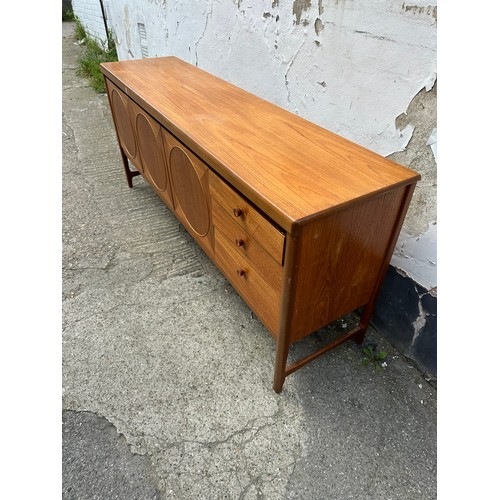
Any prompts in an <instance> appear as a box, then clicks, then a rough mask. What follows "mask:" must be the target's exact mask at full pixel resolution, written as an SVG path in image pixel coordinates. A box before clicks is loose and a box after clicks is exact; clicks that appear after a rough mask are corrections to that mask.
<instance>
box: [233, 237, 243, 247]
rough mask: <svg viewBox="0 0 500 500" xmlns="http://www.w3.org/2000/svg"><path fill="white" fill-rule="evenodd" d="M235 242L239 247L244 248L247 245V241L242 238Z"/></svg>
mask: <svg viewBox="0 0 500 500" xmlns="http://www.w3.org/2000/svg"><path fill="white" fill-rule="evenodd" d="M234 242H235V243H236V246H237V247H242V246H243V245H244V244H245V241H244V240H242V239H241V238H236V239H235V240H234Z"/></svg>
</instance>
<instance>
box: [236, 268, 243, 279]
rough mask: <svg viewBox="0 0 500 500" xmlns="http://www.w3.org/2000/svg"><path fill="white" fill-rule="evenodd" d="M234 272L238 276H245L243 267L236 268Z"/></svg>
mask: <svg viewBox="0 0 500 500" xmlns="http://www.w3.org/2000/svg"><path fill="white" fill-rule="evenodd" d="M236 274H237V275H238V276H240V277H242V276H245V270H244V269H236Z"/></svg>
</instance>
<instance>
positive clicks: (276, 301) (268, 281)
mask: <svg viewBox="0 0 500 500" xmlns="http://www.w3.org/2000/svg"><path fill="white" fill-rule="evenodd" d="M257 245H258V244H257V243H256V244H255V246H257ZM261 251H262V252H263V253H264V254H265V253H266V252H264V251H263V250H261ZM267 259H268V262H267V265H265V266H261V267H259V268H256V267H255V266H254V265H253V263H252V262H251V261H249V260H247V259H246V258H245V256H244V255H243V254H242V253H241V252H239V250H238V247H236V245H235V244H234V242H233V241H232V240H230V239H229V238H228V237H227V236H226V235H225V234H224V232H222V231H220V230H219V229H218V228H217V226H216V227H215V262H216V263H217V265H218V266H219V268H220V269H221V270H222V272H223V273H224V274H225V276H226V277H227V279H228V280H229V281H230V282H231V284H232V285H233V286H234V288H235V289H236V290H237V292H238V293H239V294H240V295H241V297H242V298H243V299H244V300H245V301H246V302H247V304H248V305H249V306H250V308H251V309H252V310H253V311H254V312H255V314H256V315H257V316H258V317H259V319H260V320H261V321H262V322H263V323H264V325H265V326H266V327H267V328H268V329H269V331H270V332H271V333H272V334H273V335H275V336H276V335H277V334H278V328H279V311H280V302H281V300H280V299H281V292H280V289H281V273H282V267H281V265H280V264H278V263H277V262H275V261H274V260H273V259H271V258H269V257H267ZM268 266H269V267H268ZM266 269H267V270H268V271H269V270H271V269H272V270H271V272H269V274H267V275H265V277H263V276H262V275H261V274H260V271H264V272H265V270H266Z"/></svg>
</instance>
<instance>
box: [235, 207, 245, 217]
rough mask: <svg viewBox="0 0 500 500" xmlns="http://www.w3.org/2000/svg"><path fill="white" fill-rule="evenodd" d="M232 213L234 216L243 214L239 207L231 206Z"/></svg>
mask: <svg viewBox="0 0 500 500" xmlns="http://www.w3.org/2000/svg"><path fill="white" fill-rule="evenodd" d="M233 214H234V216H235V217H241V216H242V215H243V210H242V209H241V208H233Z"/></svg>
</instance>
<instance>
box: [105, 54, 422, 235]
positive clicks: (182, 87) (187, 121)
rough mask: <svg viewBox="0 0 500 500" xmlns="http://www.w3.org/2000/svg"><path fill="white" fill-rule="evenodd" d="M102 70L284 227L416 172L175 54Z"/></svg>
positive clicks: (411, 178)
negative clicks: (176, 56)
mask: <svg viewBox="0 0 500 500" xmlns="http://www.w3.org/2000/svg"><path fill="white" fill-rule="evenodd" d="M101 67H102V70H103V73H104V74H105V75H106V76H107V77H108V78H109V79H110V80H111V81H113V82H114V83H115V84H116V85H117V86H118V87H120V88H121V89H122V90H123V91H124V92H125V93H126V94H128V95H129V96H130V97H131V98H132V99H133V100H135V101H136V102H137V103H138V104H140V105H141V106H142V107H144V109H146V110H147V111H148V112H149V113H151V115H152V116H154V117H155V118H156V119H157V120H158V121H159V122H160V123H161V124H162V125H164V126H165V127H166V128H167V129H169V130H170V131H171V132H172V133H173V134H174V135H176V136H177V137H178V138H179V139H180V140H181V141H182V142H184V143H185V144H186V146H188V147H189V148H190V149H191V150H193V151H194V152H195V153H196V154H197V155H198V156H200V157H201V158H202V159H203V160H205V161H206V162H207V163H209V164H210V165H211V166H212V168H214V169H215V170H216V171H218V172H219V173H220V174H221V175H222V176H223V177H225V178H226V179H227V180H228V181H229V182H230V183H232V184H233V185H234V187H236V188H237V189H238V190H240V191H241V192H242V193H243V194H244V195H245V196H246V197H247V198H249V199H250V200H251V201H252V202H253V203H255V204H256V205H257V206H258V207H260V208H261V209H262V210H263V211H264V212H266V213H267V214H268V215H269V216H270V217H272V218H273V219H274V220H275V221H276V222H277V223H278V224H280V225H281V226H282V227H283V228H285V229H286V230H288V231H291V230H292V227H293V225H294V224H300V223H302V222H305V221H306V220H309V219H310V218H312V217H316V216H318V215H322V214H326V213H329V212H332V211H335V210H338V209H340V208H343V207H345V206H347V205H349V204H351V203H355V202H356V200H359V199H360V198H366V197H370V196H374V195H376V194H380V193H382V192H385V191H387V190H389V189H391V188H393V187H395V186H399V185H405V184H412V183H415V182H417V181H418V180H419V179H420V175H419V174H418V173H416V172H414V171H412V170H410V169H408V168H406V167H403V166H401V165H398V164H396V163H394V162H392V161H390V160H388V159H386V158H384V157H382V156H380V155H378V154H376V153H374V152H372V151H369V150H368V149H366V148H364V147H361V146H359V145H357V144H354V143H353V142H351V141H349V140H347V139H344V138H342V137H340V136H338V135H336V134H333V133H331V132H329V131H327V130H326V129H324V128H322V127H319V126H317V125H315V124H313V123H311V122H309V121H307V120H305V119H303V118H300V117H299V116H297V115H295V114H293V113H290V112H289V111H286V110H284V109H282V108H280V107H278V106H276V105H274V104H271V103H269V102H267V101H265V100H263V99H261V98H259V97H257V96H255V95H253V94H250V93H248V92H246V91H244V90H242V89H240V88H238V87H236V86H234V85H231V84H229V83H227V82H225V81H224V80H221V79H219V78H217V77H215V76H213V75H211V74H209V73H207V72H205V71H203V70H200V69H199V68H196V67H194V66H192V65H190V64H188V63H186V62H184V61H182V60H180V59H178V58H175V57H159V58H149V59H139V60H131V61H120V62H111V63H104V64H102V65H101Z"/></svg>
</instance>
